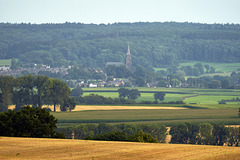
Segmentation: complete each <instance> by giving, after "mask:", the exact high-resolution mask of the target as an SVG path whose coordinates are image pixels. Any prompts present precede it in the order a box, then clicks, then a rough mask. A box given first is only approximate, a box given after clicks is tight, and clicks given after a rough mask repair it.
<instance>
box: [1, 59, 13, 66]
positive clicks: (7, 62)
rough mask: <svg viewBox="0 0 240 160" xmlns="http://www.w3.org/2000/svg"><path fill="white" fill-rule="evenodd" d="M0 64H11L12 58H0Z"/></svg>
mask: <svg viewBox="0 0 240 160" xmlns="http://www.w3.org/2000/svg"><path fill="white" fill-rule="evenodd" d="M0 66H9V67H10V66H11V59H0Z"/></svg>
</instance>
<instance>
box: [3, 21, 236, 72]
mask: <svg viewBox="0 0 240 160" xmlns="http://www.w3.org/2000/svg"><path fill="white" fill-rule="evenodd" d="M0 35H1V36H0V58H1V59H11V58H17V59H18V60H19V61H18V63H19V65H22V66H25V67H26V66H28V67H29V66H32V65H33V64H45V65H50V66H51V67H59V66H63V65H76V66H83V67H100V68H102V67H104V66H105V63H106V62H110V61H111V62H114V61H122V62H124V61H125V54H126V52H127V43H129V44H130V48H131V54H132V61H133V67H135V66H137V65H141V66H143V67H146V68H147V67H164V66H168V65H177V64H178V63H179V62H182V61H185V60H197V61H204V62H239V61H240V56H239V55H240V45H239V44H240V25H239V24H199V23H176V22H165V23H157V22H156V23H115V24H108V25H105V24H100V25H96V24H81V23H67V22H66V23H64V24H40V25H37V24H10V23H1V24H0Z"/></svg>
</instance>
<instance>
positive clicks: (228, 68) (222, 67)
mask: <svg viewBox="0 0 240 160" xmlns="http://www.w3.org/2000/svg"><path fill="white" fill-rule="evenodd" d="M196 63H202V64H203V65H205V64H208V65H210V66H212V67H214V68H216V72H232V71H237V69H238V68H240V63H207V62H199V61H191V62H187V63H180V67H182V66H194V64H196Z"/></svg>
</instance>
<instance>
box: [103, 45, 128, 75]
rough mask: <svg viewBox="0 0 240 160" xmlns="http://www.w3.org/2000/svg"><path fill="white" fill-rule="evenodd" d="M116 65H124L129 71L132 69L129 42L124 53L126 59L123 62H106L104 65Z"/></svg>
mask: <svg viewBox="0 0 240 160" xmlns="http://www.w3.org/2000/svg"><path fill="white" fill-rule="evenodd" d="M111 65H113V66H116V67H119V66H124V65H125V66H126V68H127V69H128V70H129V71H131V70H132V60H131V53H130V47H129V44H128V50H127V53H126V60H125V63H124V62H107V63H106V65H105V66H106V67H108V66H111Z"/></svg>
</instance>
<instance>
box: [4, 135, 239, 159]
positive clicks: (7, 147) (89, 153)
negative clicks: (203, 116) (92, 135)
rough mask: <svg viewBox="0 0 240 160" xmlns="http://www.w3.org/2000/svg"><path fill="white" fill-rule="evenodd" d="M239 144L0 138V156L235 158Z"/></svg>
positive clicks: (40, 157) (52, 157) (9, 157)
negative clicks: (209, 144) (199, 144)
mask: <svg viewBox="0 0 240 160" xmlns="http://www.w3.org/2000/svg"><path fill="white" fill-rule="evenodd" d="M239 156H240V148H239V147H220V146H219V147H218V146H204V145H202V146H198V145H181V144H180V145H179V144H178V145H177V144H149V143H130V142H103V141H82V140H66V139H65V140H60V139H38V138H8V137H1V138H0V159H95V160H96V159H99V160H100V159H104V160H105V159H125V160H128V159H148V160H149V159H165V160H168V159H169V160H170V159H178V160H183V159H201V160H202V159H237V158H239Z"/></svg>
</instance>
